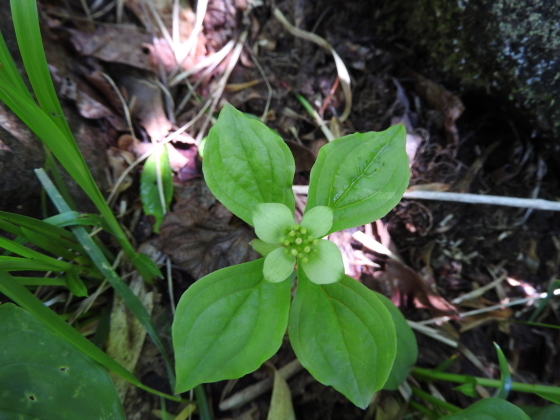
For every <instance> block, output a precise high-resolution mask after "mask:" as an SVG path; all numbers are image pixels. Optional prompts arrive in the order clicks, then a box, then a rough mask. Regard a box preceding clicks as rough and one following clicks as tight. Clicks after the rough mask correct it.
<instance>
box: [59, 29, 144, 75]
mask: <svg viewBox="0 0 560 420" xmlns="http://www.w3.org/2000/svg"><path fill="white" fill-rule="evenodd" d="M67 31H68V32H70V42H71V43H72V45H73V46H74V48H75V49H76V51H77V52H78V53H79V54H81V55H83V56H91V57H95V58H98V59H99V60H102V61H106V62H108V63H121V64H127V65H129V66H132V67H136V68H138V69H142V70H147V71H150V72H153V71H154V70H155V69H154V65H153V61H152V57H151V54H150V49H149V48H147V47H146V45H150V44H151V43H152V37H151V35H149V34H147V33H145V32H141V31H140V30H139V29H138V28H137V27H135V26H119V27H109V26H98V27H97V29H96V30H95V32H92V33H87V32H80V31H77V30H75V29H67ZM123 40H126V42H123Z"/></svg>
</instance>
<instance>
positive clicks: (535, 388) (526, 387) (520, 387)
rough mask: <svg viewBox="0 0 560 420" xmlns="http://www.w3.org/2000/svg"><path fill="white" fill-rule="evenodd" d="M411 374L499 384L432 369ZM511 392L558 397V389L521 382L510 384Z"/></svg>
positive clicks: (496, 381) (559, 390) (494, 386)
mask: <svg viewBox="0 0 560 420" xmlns="http://www.w3.org/2000/svg"><path fill="white" fill-rule="evenodd" d="M412 374H413V375H414V376H416V377H418V378H422V379H424V380H440V381H448V382H455V383H460V384H466V383H473V382H474V383H475V384H476V385H481V386H489V387H491V388H500V386H501V385H502V384H501V382H500V381H499V380H497V379H487V378H480V377H477V376H469V375H457V374H455V373H445V372H437V371H435V370H432V369H423V368H414V369H412ZM511 390H512V391H519V392H528V393H533V394H540V393H543V394H553V395H560V388H558V387H554V386H547V385H533V384H524V383H522V382H512V383H511Z"/></svg>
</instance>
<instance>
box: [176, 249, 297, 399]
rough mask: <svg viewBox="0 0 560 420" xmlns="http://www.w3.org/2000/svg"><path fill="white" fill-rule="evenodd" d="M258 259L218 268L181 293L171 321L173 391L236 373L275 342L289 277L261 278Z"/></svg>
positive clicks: (283, 319) (258, 360)
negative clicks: (175, 383) (174, 383)
mask: <svg viewBox="0 0 560 420" xmlns="http://www.w3.org/2000/svg"><path fill="white" fill-rule="evenodd" d="M263 263H264V260H263V259H259V260H256V261H253V262H249V263H245V264H239V265H236V266H233V267H227V268H223V269H221V270H218V271H216V272H214V273H212V274H210V275H208V276H206V277H203V278H202V279H200V280H198V281H197V282H195V283H194V284H193V285H192V286H191V287H190V288H189V289H188V290H187V291H186V292H185V293H184V294H183V296H182V297H181V300H180V301H179V304H178V305H177V311H176V313H175V320H174V322H173V327H172V335H173V348H174V350H175V370H176V374H177V386H176V389H175V391H176V392H185V391H188V390H189V389H191V388H193V387H194V386H196V385H198V384H201V383H204V382H216V381H220V380H223V379H234V378H239V377H241V376H243V375H245V374H247V373H250V372H252V371H254V370H256V369H257V368H259V366H260V365H261V364H262V363H263V362H264V361H266V360H267V359H269V358H270V357H271V356H273V355H274V353H276V351H277V350H278V349H279V348H280V345H281V344H282V337H283V336H284V333H285V332H286V327H287V324H288V310H289V307H290V282H288V281H284V282H280V283H269V282H267V281H265V280H264V277H263Z"/></svg>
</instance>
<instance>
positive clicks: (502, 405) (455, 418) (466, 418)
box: [440, 398, 531, 420]
mask: <svg viewBox="0 0 560 420" xmlns="http://www.w3.org/2000/svg"><path fill="white" fill-rule="evenodd" d="M471 419H476V420H531V419H530V418H529V416H528V415H527V414H525V413H524V412H523V410H521V409H520V408H519V407H516V406H515V405H513V404H511V403H508V402H507V401H505V400H502V399H501V398H485V399H484V400H480V401H477V402H475V403H474V404H473V405H471V406H470V407H469V408H466V409H465V410H463V411H461V412H459V413H455V414H450V415H448V416H445V417H442V418H440V420H471Z"/></svg>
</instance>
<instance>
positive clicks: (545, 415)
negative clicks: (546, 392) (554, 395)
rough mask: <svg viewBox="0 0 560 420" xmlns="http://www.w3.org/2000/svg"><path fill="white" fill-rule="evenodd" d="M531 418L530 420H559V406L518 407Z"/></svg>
mask: <svg viewBox="0 0 560 420" xmlns="http://www.w3.org/2000/svg"><path fill="white" fill-rule="evenodd" d="M519 408H521V409H522V410H523V411H525V413H526V414H527V415H528V416H529V417H531V420H558V419H560V406H558V405H554V404H552V405H549V406H548V407H529V406H519Z"/></svg>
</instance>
